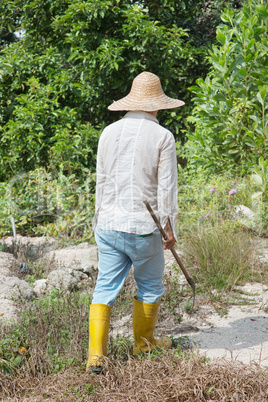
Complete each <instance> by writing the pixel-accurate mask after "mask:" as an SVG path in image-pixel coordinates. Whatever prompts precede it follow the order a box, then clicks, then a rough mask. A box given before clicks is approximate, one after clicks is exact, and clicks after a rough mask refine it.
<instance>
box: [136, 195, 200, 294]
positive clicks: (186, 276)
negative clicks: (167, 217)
mask: <svg viewBox="0 0 268 402" xmlns="http://www.w3.org/2000/svg"><path fill="white" fill-rule="evenodd" d="M144 204H145V206H146V208H147V209H148V211H149V212H150V214H151V217H152V218H153V220H154V222H155V224H156V226H157V227H158V229H159V230H160V233H161V235H162V236H163V238H164V239H165V240H166V239H167V235H166V233H165V231H164V229H163V228H162V226H161V224H160V222H159V220H158V219H157V217H156V215H155V213H154V211H153V210H152V208H151V205H150V204H149V202H148V201H144ZM170 251H171V252H172V254H173V256H174V258H175V259H176V261H177V263H178V264H179V266H180V268H181V270H182V272H183V273H184V276H185V278H186V279H187V282H188V283H189V285H190V286H191V287H192V289H193V292H194V295H195V284H194V281H193V280H192V278H190V276H189V275H188V272H187V271H186V269H185V268H184V265H183V263H182V261H181V259H180V257H179V256H178V254H177V253H176V251H175V250H174V248H173V247H172V248H171V249H170Z"/></svg>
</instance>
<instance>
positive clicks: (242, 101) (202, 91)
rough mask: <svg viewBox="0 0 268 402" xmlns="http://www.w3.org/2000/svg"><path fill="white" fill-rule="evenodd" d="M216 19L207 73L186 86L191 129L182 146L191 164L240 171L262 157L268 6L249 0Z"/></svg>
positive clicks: (265, 152)
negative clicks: (190, 96) (192, 106)
mask: <svg viewBox="0 0 268 402" xmlns="http://www.w3.org/2000/svg"><path fill="white" fill-rule="evenodd" d="M221 18H222V21H223V24H222V25H220V26H219V27H218V29H217V40H218V43H219V44H218V45H214V46H213V47H212V50H211V51H210V52H209V57H208V60H209V62H210V64H211V70H210V73H209V74H208V76H207V77H206V79H202V78H200V79H198V80H197V84H198V86H193V87H192V88H191V91H193V92H194V93H195V94H196V98H195V104H196V108H195V111H194V118H192V119H191V121H194V122H195V123H196V130H195V133H194V134H191V135H189V136H188V137H189V140H190V141H189V142H188V149H189V150H190V154H191V159H192V160H193V163H196V164H201V165H203V166H205V167H207V168H210V167H211V168H212V169H213V170H214V171H215V169H216V170H217V169H218V170H222V169H225V168H230V167H239V169H240V170H242V171H243V172H245V171H247V170H248V169H249V168H250V167H252V165H254V164H256V163H257V161H258V159H259V158H260V157H262V158H263V159H267V157H268V117H267V109H268V86H267V82H268V53H267V50H268V37H267V26H268V5H267V2H266V4H264V2H263V4H260V3H259V2H258V1H255V0H250V1H249V2H248V4H244V5H243V9H242V10H241V11H240V12H239V13H238V14H235V13H234V11H233V10H228V9H226V10H225V11H224V13H223V15H222V17H221Z"/></svg>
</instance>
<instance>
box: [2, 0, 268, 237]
mask: <svg viewBox="0 0 268 402" xmlns="http://www.w3.org/2000/svg"><path fill="white" fill-rule="evenodd" d="M224 7H225V11H224V12H223V9H224ZM0 11H1V12H0V15H1V17H0V46H1V48H0V49H1V52H0V180H1V183H0V203H1V214H0V232H1V234H2V235H5V234H8V233H9V231H10V216H11V215H12V216H14V217H15V221H16V225H17V226H18V227H19V231H20V232H21V233H40V234H42V233H45V234H51V235H53V236H58V235H61V236H62V235H63V236H65V235H66V236H67V237H70V236H71V237H77V238H78V237H79V236H80V237H81V236H82V237H84V238H88V239H90V238H91V237H92V232H91V229H90V224H91V218H92V215H93V208H94V185H95V158H96V149H97V142H98V137H99V135H100V132H101V130H102V128H103V127H104V126H105V125H107V124H108V123H110V122H112V121H114V120H116V119H118V118H119V117H120V116H122V114H120V113H110V112H109V111H108V110H107V105H109V104H110V103H111V102H112V101H113V100H116V99H119V98H120V97H121V96H124V95H125V94H126V93H127V91H128V90H129V89H130V85H131V82H132V79H133V78H134V77H135V76H136V75H137V74H138V73H140V72H141V71H144V70H149V71H152V72H154V73H156V74H158V75H159V76H160V77H161V81H162V84H163V88H164V90H165V91H166V92H167V93H168V94H169V95H170V96H174V97H179V98H181V99H183V100H184V101H185V103H186V106H184V107H183V108H180V109H179V110H178V111H175V110H174V111H167V112H166V111H162V112H161V113H160V115H159V119H160V122H161V124H163V125H164V126H166V127H167V128H169V129H170V130H171V131H172V132H173V133H174V135H175V137H176V140H177V145H178V161H179V162H180V164H181V165H182V166H183V167H184V169H183V171H182V172H181V174H180V183H179V185H180V189H181V192H180V197H181V199H180V202H181V204H182V205H183V206H184V208H185V206H186V204H187V205H188V208H189V214H192V215H191V216H192V217H193V216H194V215H195V211H196V213H197V214H199V212H200V211H199V207H198V208H197V209H196V210H195V209H194V210H193V204H191V202H189V195H188V190H189V188H192V189H193V188H195V189H197V190H198V191H200V189H199V185H200V184H201V182H206V181H207V178H208V177H211V178H212V179H211V182H212V181H213V180H215V179H214V177H213V174H215V173H217V174H222V173H223V172H226V170H228V171H231V173H230V175H234V174H236V175H238V176H244V177H245V176H248V177H252V180H251V181H250V180H249V179H248V180H249V182H248V183H249V184H248V193H247V194H248V195H247V197H246V199H243V200H242V201H241V203H242V202H245V203H246V204H245V205H246V206H248V207H254V205H255V206H256V205H257V206H258V211H256V212H257V213H258V214H259V216H260V219H262V221H265V217H266V213H267V200H268V195H267V182H268V179H267V166H268V165H267V163H268V162H267V139H268V132H267V130H268V129H267V119H268V118H267V63H268V59H267V35H266V31H267V22H268V11H267V2H266V1H262V2H258V1H255V0H250V1H228V2H226V1H221V0H218V1H216V0H215V1H195V0H192V1H188V2H183V1H182V2H176V1H172V0H169V1H167V0H166V1H161V2H159V1H145V0H144V1H127V0H116V1H115V0H113V1H112V0H102V1H94V2H93V1H89V0H87V1H79V0H75V1H68V0H65V1H59V0H46V1H43V2H40V1H37V0H36V1H35V0H33V1H32V0H31V1H30V0H26V1H21V0H15V1H10V0H4V1H2V2H1V5H0ZM186 163H187V167H185V165H186ZM179 167H180V165H179ZM226 185H227V183H226ZM250 189H251V190H250ZM184 195H185V198H184ZM253 195H254V197H255V201H253V200H252V198H251V196H253ZM202 202H203V201H202V197H201V203H202ZM204 202H205V201H204ZM253 204H254V205H253ZM260 204H261V205H262V206H261V207H260ZM199 206H200V202H199ZM186 212H187V209H186ZM201 215H202V214H201ZM185 216H186V215H185Z"/></svg>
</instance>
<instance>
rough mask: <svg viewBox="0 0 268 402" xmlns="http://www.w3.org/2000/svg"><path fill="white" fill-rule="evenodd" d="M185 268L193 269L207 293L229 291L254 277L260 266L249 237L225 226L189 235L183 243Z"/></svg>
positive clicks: (217, 226)
mask: <svg viewBox="0 0 268 402" xmlns="http://www.w3.org/2000/svg"><path fill="white" fill-rule="evenodd" d="M184 248H185V251H186V253H187V255H188V264H190V265H194V266H195V268H196V269H195V277H196V281H197V282H198V283H199V284H200V285H201V286H202V287H203V289H205V290H206V291H211V290H213V289H216V290H218V291H219V292H222V291H230V290H232V289H233V287H234V286H235V285H237V284H239V283H241V282H243V281H246V280H251V279H252V278H254V276H255V277H256V275H257V267H258V266H259V265H260V263H259V261H258V259H257V256H256V252H255V246H254V244H253V242H252V241H251V239H250V237H249V235H248V234H247V233H245V232H243V231H240V232H236V231H234V230H233V229H232V228H230V226H229V225H228V226H227V225H221V226H220V225H216V226H213V227H212V226H211V227H206V228H202V229H200V230H198V231H189V232H188V233H187V235H186V238H185V240H184Z"/></svg>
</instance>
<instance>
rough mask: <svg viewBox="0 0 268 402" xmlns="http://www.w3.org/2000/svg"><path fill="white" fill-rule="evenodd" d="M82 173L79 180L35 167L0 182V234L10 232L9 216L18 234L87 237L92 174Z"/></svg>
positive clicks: (90, 212)
mask: <svg viewBox="0 0 268 402" xmlns="http://www.w3.org/2000/svg"><path fill="white" fill-rule="evenodd" d="M82 174H83V180H82V181H80V180H79V179H78V178H77V177H76V176H75V175H74V174H70V175H65V174H64V173H62V172H59V173H58V175H57V176H54V174H53V173H52V172H51V171H46V170H45V169H36V170H34V171H31V172H29V173H25V174H21V175H16V176H15V177H13V178H12V179H11V180H10V181H9V182H8V183H0V207H1V215H0V235H2V236H3V235H8V234H10V233H11V222H10V217H11V216H13V217H14V219H15V224H16V228H17V232H18V233H20V234H33V233H35V234H47V235H51V236H55V237H61V236H62V237H66V238H68V237H72V238H76V237H80V238H85V239H86V238H87V239H90V238H91V237H92V235H93V233H92V227H91V221H92V218H93V215H94V200H95V194H94V188H95V174H92V173H91V172H90V171H89V170H87V169H84V170H83V172H81V175H80V177H81V176H82Z"/></svg>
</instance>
